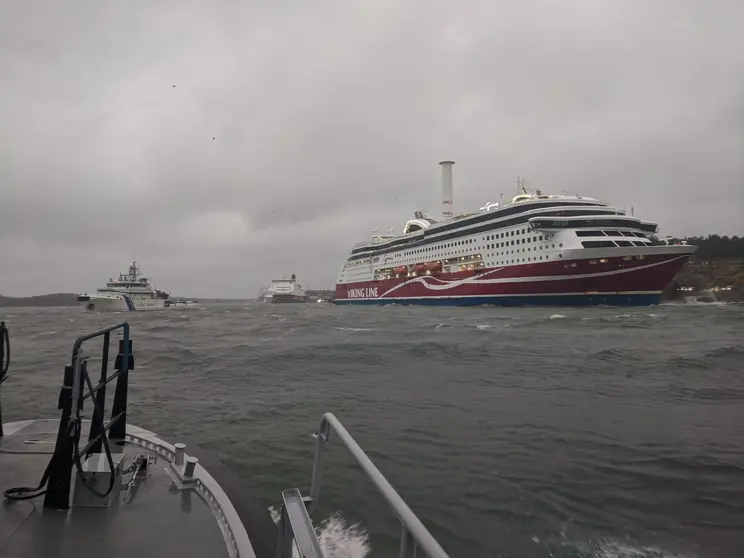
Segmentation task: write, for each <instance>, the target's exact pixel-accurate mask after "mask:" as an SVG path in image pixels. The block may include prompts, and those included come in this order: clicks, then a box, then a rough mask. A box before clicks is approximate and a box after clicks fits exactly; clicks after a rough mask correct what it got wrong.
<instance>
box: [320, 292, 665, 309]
mask: <svg viewBox="0 0 744 558" xmlns="http://www.w3.org/2000/svg"><path fill="white" fill-rule="evenodd" d="M660 298H661V294H660V293H659V294H651V293H643V294H590V295H589V294H587V295H567V294H557V295H540V296H530V295H523V296H522V295H520V296H498V295H494V296H472V297H470V296H468V297H451V298H445V297H422V298H361V299H353V298H340V299H339V298H337V299H335V300H334V301H333V302H334V303H335V304H367V305H381V304H416V305H427V306H482V305H485V304H489V305H494V306H654V305H656V304H659V299H660Z"/></svg>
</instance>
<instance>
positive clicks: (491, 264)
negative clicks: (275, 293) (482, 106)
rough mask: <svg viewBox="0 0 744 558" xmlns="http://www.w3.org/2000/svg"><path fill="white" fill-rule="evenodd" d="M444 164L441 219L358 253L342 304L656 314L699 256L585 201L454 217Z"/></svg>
mask: <svg viewBox="0 0 744 558" xmlns="http://www.w3.org/2000/svg"><path fill="white" fill-rule="evenodd" d="M453 164H454V162H452V161H443V162H441V163H440V165H442V175H443V178H442V189H443V206H444V211H443V218H442V219H441V220H439V221H437V220H434V219H431V218H429V217H427V216H425V215H424V213H423V212H421V211H417V212H416V213H414V219H412V220H410V221H408V222H407V223H406V225H405V227H404V228H403V234H400V235H392V234H390V235H380V234H376V235H374V236H373V237H372V239H371V240H370V241H367V242H361V243H358V244H357V245H356V246H354V248H353V249H352V251H351V254H350V255H349V257H348V258H347V259H346V261H345V262H344V264H343V267H342V268H341V271H340V273H339V275H338V279H337V281H336V297H335V300H334V302H335V303H336V304H391V303H397V304H447V305H457V306H465V305H482V304H496V305H502V306H524V305H536V306H543V305H560V306H591V305H600V304H606V305H624V306H645V305H651V304H658V302H659V298H660V296H661V293H662V291H663V290H664V288H665V287H666V286H667V285H668V284H669V283H670V282H671V280H672V279H673V278H674V276H675V274H676V273H677V271H679V269H680V268H681V267H682V266H683V265H684V264H685V262H687V260H688V259H689V257H690V255H691V254H692V253H693V252H694V251H695V250H696V247H695V246H691V245H686V244H680V245H668V244H660V243H659V242H658V241H657V239H656V237H655V233H656V232H657V230H658V225H657V224H656V223H653V222H650V221H643V220H641V219H638V218H636V217H634V216H628V215H627V214H626V212H625V210H623V209H620V208H616V207H610V206H608V205H607V204H606V203H605V202H602V201H599V200H597V199H594V198H587V197H584V196H579V195H568V194H563V195H554V194H544V193H543V192H541V191H540V190H536V191H534V192H528V191H527V189H525V188H524V186H523V185H522V186H521V191H520V193H519V194H518V195H516V196H515V197H514V198H512V199H511V200H510V201H509V202H507V203H505V204H504V205H501V203H492V202H489V203H487V204H486V205H485V206H484V207H482V208H481V209H480V211H478V212H473V213H467V214H463V215H456V216H455V215H453V213H452V165H453Z"/></svg>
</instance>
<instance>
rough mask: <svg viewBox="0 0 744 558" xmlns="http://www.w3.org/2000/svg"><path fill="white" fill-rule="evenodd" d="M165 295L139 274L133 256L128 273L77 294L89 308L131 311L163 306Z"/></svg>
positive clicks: (97, 310) (81, 301) (106, 310)
mask: <svg viewBox="0 0 744 558" xmlns="http://www.w3.org/2000/svg"><path fill="white" fill-rule="evenodd" d="M168 296H169V295H168V293H166V292H163V291H159V290H158V289H156V288H154V287H153V286H152V285H151V284H150V282H149V281H148V280H147V278H146V277H143V276H142V274H141V273H140V270H139V268H138V267H137V261H136V260H133V261H132V262H131V263H130V264H129V272H128V273H121V274H119V278H118V279H109V280H108V282H107V283H106V286H105V287H103V288H101V289H98V290H97V291H96V293H95V294H88V293H82V294H80V295H78V302H79V303H80V304H81V305H82V306H83V307H84V308H85V309H86V310H88V311H91V312H133V311H135V310H157V309H160V308H165V307H166V301H167V300H168Z"/></svg>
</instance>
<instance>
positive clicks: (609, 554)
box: [564, 539, 698, 558]
mask: <svg viewBox="0 0 744 558" xmlns="http://www.w3.org/2000/svg"><path fill="white" fill-rule="evenodd" d="M564 545H565V546H569V547H573V548H574V549H575V550H578V551H579V553H580V554H579V556H586V557H587V558H590V557H591V558H698V557H697V555H695V554H675V553H672V552H668V551H666V550H663V549H661V548H659V547H658V546H645V545H643V544H631V543H630V542H626V541H617V540H610V539H599V540H594V541H592V542H583V543H570V542H565V543H564Z"/></svg>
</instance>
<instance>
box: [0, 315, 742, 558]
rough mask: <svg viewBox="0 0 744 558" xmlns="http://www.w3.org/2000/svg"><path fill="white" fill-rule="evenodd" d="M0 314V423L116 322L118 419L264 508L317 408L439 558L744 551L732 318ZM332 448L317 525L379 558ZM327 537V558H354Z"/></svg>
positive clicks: (286, 481)
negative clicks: (336, 519) (250, 493)
mask: <svg viewBox="0 0 744 558" xmlns="http://www.w3.org/2000/svg"><path fill="white" fill-rule="evenodd" d="M1 316H2V317H3V318H4V319H6V320H7V321H8V322H9V325H10V328H11V334H12V342H13V361H12V365H11V373H12V376H11V378H10V379H9V381H8V382H6V384H4V385H3V387H2V390H3V394H2V396H3V402H4V408H3V410H4V418H5V420H16V419H23V418H32V417H35V416H37V415H39V414H43V415H46V416H56V411H55V408H56V398H57V393H58V390H59V386H60V384H61V379H62V369H63V366H64V365H65V364H66V362H67V361H68V359H69V357H70V354H69V352H70V349H71V346H72V342H73V340H74V338H75V337H76V336H77V335H79V334H82V333H84V332H88V331H90V330H92V329H96V328H98V327H99V326H102V325H105V324H109V323H112V322H115V321H119V320H123V319H127V320H129V321H130V323H131V324H132V327H133V338H134V342H135V357H136V370H135V372H134V373H133V376H132V380H131V392H130V402H131V407H130V408H131V416H130V418H131V420H132V422H135V423H137V424H140V425H141V426H144V427H146V428H150V429H152V430H155V431H156V432H158V433H160V434H161V435H163V436H164V437H166V438H168V439H170V441H177V439H178V437H179V436H188V437H189V438H190V439H194V440H196V441H197V442H199V443H200V444H201V445H203V446H204V447H206V448H209V449H211V450H213V451H215V452H216V453H217V454H219V456H220V457H222V458H223V459H224V460H225V461H226V462H227V463H228V464H229V465H230V466H231V467H233V468H234V470H235V471H237V472H238V473H239V474H240V475H241V476H242V477H243V478H244V479H245V480H246V482H248V483H249V484H250V485H251V486H252V487H253V488H254V490H255V491H256V493H257V494H258V495H259V496H260V498H261V499H262V501H263V502H264V503H265V505H266V506H267V507H269V506H277V504H278V502H279V496H280V491H281V490H282V489H284V488H289V487H294V486H297V487H299V488H300V489H301V490H302V491H303V492H307V491H308V490H309V485H310V473H311V468H312V455H313V451H314V440H313V439H312V437H311V436H310V434H311V433H312V432H314V431H315V429H316V428H317V423H318V420H319V418H320V415H321V414H322V413H323V412H325V411H333V412H334V413H336V415H337V416H338V417H339V418H340V419H341V420H342V421H343V422H344V424H345V425H346V427H347V428H348V429H349V430H350V432H351V433H352V434H353V435H354V436H355V437H356V439H357V441H358V442H359V443H360V444H361V445H362V447H363V448H365V450H367V452H368V453H369V455H370V456H371V457H372V459H373V460H374V461H375V462H376V464H377V465H378V467H379V468H380V469H381V470H382V472H383V473H384V474H385V475H386V476H387V477H388V479H389V480H390V481H391V482H392V483H393V485H394V486H395V487H396V488H397V489H398V491H399V492H400V493H401V495H402V496H403V498H404V499H406V500H407V502H408V503H409V505H410V506H411V507H412V508H413V510H414V511H415V512H417V513H418V515H419V516H420V517H421V519H422V520H423V521H424V523H425V524H426V525H427V526H428V527H429V528H430V530H431V531H432V533H433V534H434V536H435V537H437V538H438V539H439V540H440V542H441V543H442V545H443V546H444V547H445V549H446V550H448V552H449V553H450V555H451V556H453V557H455V556H459V557H473V558H475V557H489V558H491V557H495V556H525V557H530V558H531V557H548V556H555V557H559V556H576V557H578V556H582V557H589V556H592V557H598V558H600V557H601V558H611V557H633V558H640V557H650V556H654V557H678V556H679V557H692V556H695V557H700V558H713V557H716V558H718V557H726V558H728V557H731V558H735V557H741V556H744V469H743V466H744V340H743V339H742V333H744V307H742V306H716V305H712V306H694V305H681V306H660V307H653V308H641V309H613V308H593V309H536V308H531V309H497V308H496V309H495V308H471V309H457V308H454V309H453V308H447V309H436V308H410V307H395V306H391V307H380V308H351V307H348V308H347V307H334V306H331V305H325V304H323V305H321V304H318V305H315V304H309V305H270V304H255V303H243V304H238V305H236V304H230V305H228V304H222V305H211V306H205V307H203V308H200V309H185V310H181V309H174V310H170V311H160V312H151V313H133V314H119V315H97V314H93V315H83V314H81V312H80V310H79V309H77V308H65V309H3V311H2V314H1ZM329 449H330V450H331V451H330V452H329V456H328V457H329V459H328V460H327V462H326V468H325V485H324V488H325V490H324V492H323V495H322V505H321V509H320V510H319V517H320V518H327V517H330V516H331V515H332V514H333V513H334V512H336V511H337V510H338V511H339V512H340V516H341V517H343V519H345V520H346V521H347V522H349V523H357V522H358V523H359V525H360V527H361V529H363V530H364V531H366V533H367V534H368V535H369V544H370V546H371V550H370V552H369V554H368V555H369V556H390V555H396V556H397V545H398V537H399V528H398V526H397V523H396V520H395V519H394V517H392V516H391V514H389V513H388V511H387V508H386V505H385V503H384V502H383V500H382V499H381V498H380V497H379V496H378V495H377V494H376V492H375V491H374V489H373V487H372V485H371V483H370V482H368V481H367V480H366V478H365V477H364V476H363V475H362V473H361V471H360V470H359V469H358V468H357V467H355V466H352V463H351V460H350V458H349V457H348V456H347V455H346V453H345V452H344V450H343V448H342V446H341V445H340V444H338V443H336V444H334V443H331V444H330V446H329ZM337 528H338V525H337V524H334V525H331V526H328V527H327V529H326V532H325V534H326V536H327V538H328V539H329V540H331V542H332V543H335V544H336V545H337V547H338V551H337V553H336V554H335V555H337V556H353V557H355V558H356V557H358V556H361V555H363V551H361V550H360V549H359V548H358V547H359V546H362V544H361V542H362V541H360V540H359V539H360V537H359V536H358V533H357V534H355V532H353V531H349V530H346V531H343V530H341V531H338V530H336V529H337ZM355 545H356V546H355Z"/></svg>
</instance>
